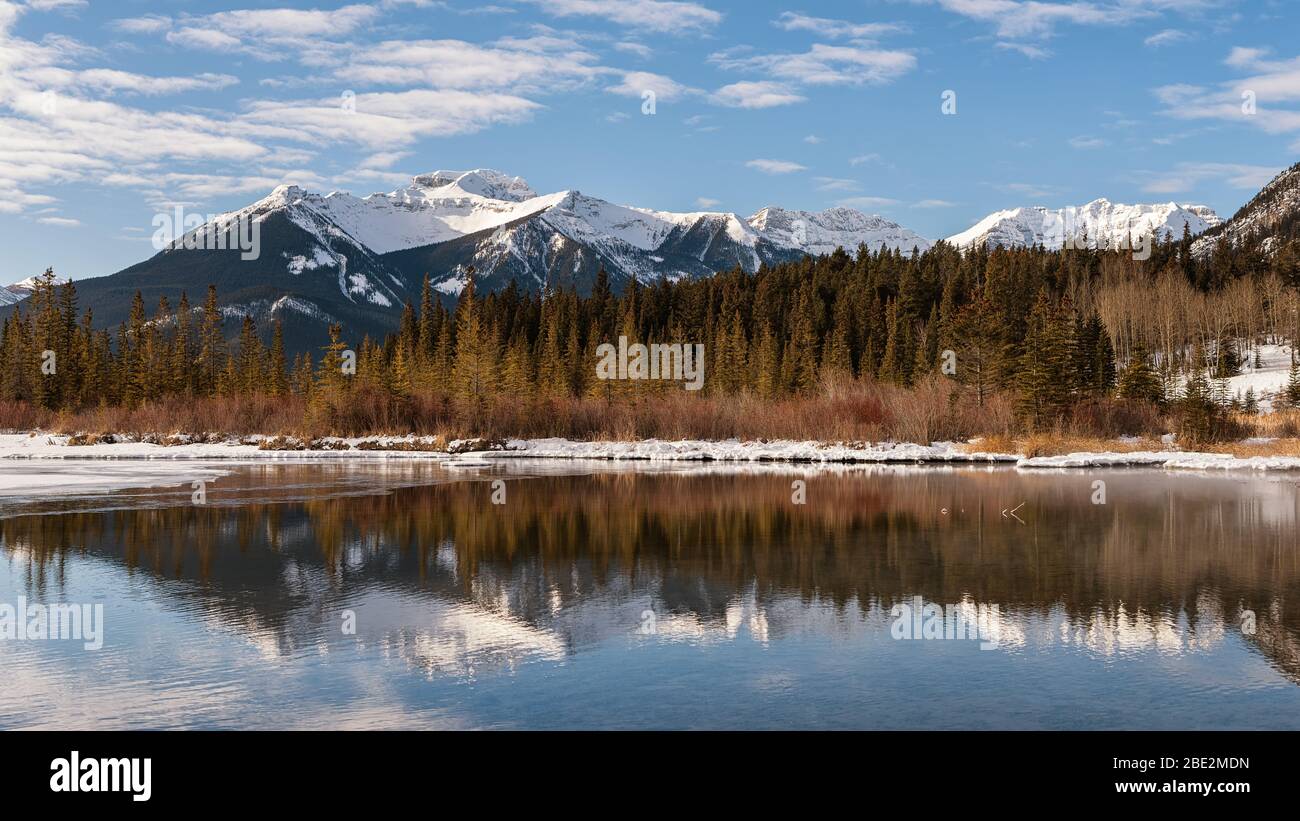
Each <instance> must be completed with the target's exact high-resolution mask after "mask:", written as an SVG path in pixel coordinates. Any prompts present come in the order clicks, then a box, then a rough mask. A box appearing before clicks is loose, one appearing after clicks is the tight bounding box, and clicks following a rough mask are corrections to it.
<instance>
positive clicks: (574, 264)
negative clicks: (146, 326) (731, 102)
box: [169, 169, 930, 307]
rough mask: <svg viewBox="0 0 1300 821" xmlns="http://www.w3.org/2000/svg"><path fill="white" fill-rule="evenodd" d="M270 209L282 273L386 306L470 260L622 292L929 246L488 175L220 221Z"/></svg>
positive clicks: (549, 283)
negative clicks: (278, 234)
mask: <svg viewBox="0 0 1300 821" xmlns="http://www.w3.org/2000/svg"><path fill="white" fill-rule="evenodd" d="M276 214H278V215H282V216H283V217H284V218H285V219H287V220H288V221H289V222H290V223H292V224H293V225H294V226H296V227H297V228H298V229H300V230H301V232H302V233H303V234H304V235H305V239H306V243H305V245H303V246H302V247H299V248H296V249H287V250H284V251H282V252H281V254H282V256H283V265H284V266H285V270H286V271H288V272H289V273H291V274H294V275H301V274H304V273H308V272H313V273H320V272H324V271H325V270H332V271H335V272H336V273H337V276H338V278H339V282H340V290H341V292H342V293H343V294H344V295H345V296H346V297H347V298H348V299H350V300H358V299H360V300H364V301H367V302H370V303H372V304H375V305H380V306H385V307H387V306H388V305H389V304H392V303H393V302H394V300H397V301H399V302H400V298H401V295H400V294H399V293H398V290H399V289H400V288H401V287H402V286H403V285H405V286H406V287H411V286H413V285H415V284H417V283H418V282H420V281H421V280H422V279H423V276H424V274H426V273H427V274H429V276H430V277H431V278H432V279H433V281H434V284H435V286H436V287H437V288H438V290H439V291H441V292H443V293H445V294H449V295H452V294H455V293H458V292H459V289H460V288H461V287H462V285H463V280H464V274H465V271H466V269H467V268H468V267H469V266H470V265H473V266H474V267H475V269H476V271H478V275H479V280H480V281H481V282H482V284H483V285H484V287H487V288H495V287H502V286H504V285H505V284H507V283H508V282H510V281H515V282H517V283H519V284H520V285H521V286H523V287H525V288H528V289H538V288H547V287H567V286H570V285H573V286H576V287H578V288H580V289H581V288H583V287H585V286H587V285H589V284H590V282H592V281H594V277H595V273H596V271H597V270H598V269H599V268H600V267H602V266H603V267H604V268H605V269H606V271H607V272H608V273H609V275H610V279H611V282H612V283H613V284H614V285H615V287H621V286H622V285H623V284H625V283H626V282H628V281H630V280H631V279H633V278H635V279H637V280H638V281H641V282H652V281H654V280H657V279H658V278H659V277H668V278H670V279H679V278H682V277H698V276H707V275H709V274H712V273H715V272H716V271H719V270H722V269H725V268H730V267H733V266H736V265H739V266H740V267H742V268H744V269H746V270H750V271H752V270H754V269H756V268H757V267H758V266H759V265H760V264H762V263H764V262H774V261H779V260H783V259H790V258H795V257H798V256H801V255H803V254H805V253H808V254H826V253H830V252H831V251H833V250H835V248H837V247H843V248H846V249H848V250H849V251H855V250H856V249H857V247H858V245H859V244H862V243H865V244H866V245H867V246H868V247H869V248H871V249H872V250H876V249H879V248H880V247H881V246H882V245H883V246H885V247H888V248H897V249H900V250H902V251H904V252H907V253H911V251H912V249H913V248H914V247H915V248H920V249H922V250H924V249H926V248H928V247H930V243H929V242H928V241H927V240H925V239H924V238H922V237H921V236H919V235H918V234H916V233H915V232H912V231H909V230H907V229H905V228H903V227H901V226H899V225H897V224H896V223H893V222H890V221H889V220H886V219H884V218H882V217H878V216H868V215H866V214H863V213H861V212H858V211H855V210H853V209H850V208H832V209H829V210H827V211H822V212H817V213H810V212H806V211H787V210H785V209H781V208H775V207H769V208H764V209H763V210H761V211H759V212H758V213H757V214H754V215H753V216H751V217H749V218H748V219H742V218H740V217H738V216H737V215H735V214H731V213H722V212H690V213H674V212H669V211H656V210H652V209H648V208H638V207H634V206H626V205H616V204H614V203H610V202H607V201H605V200H602V199H598V198H596V197H591V196H588V195H586V194H583V193H581V192H579V191H560V192H557V193H553V194H543V195H539V194H537V193H536V192H535V191H533V190H532V188H531V187H529V185H528V183H527V182H525V181H524V180H523V179H522V178H520V177H511V176H507V175H505V174H502V173H501V172H498V171H491V170H486V169H477V170H474V171H466V172H450V171H435V172H433V173H431V174H421V175H419V176H417V177H415V178H414V179H412V180H411V183H410V184H409V185H407V186H405V187H402V188H398V189H396V190H394V191H391V192H389V193H386V194H371V195H370V196H367V197H356V196H353V195H352V194H348V193H342V192H335V193H331V194H325V195H322V194H316V193H311V192H309V191H305V190H303V189H301V188H299V187H297V186H280V187H279V188H276V189H275V190H274V191H273V192H271V194H270V196H268V197H266V198H265V199H263V200H260V201H258V202H256V203H254V204H252V205H250V206H248V207H247V208H244V209H241V210H239V211H235V212H232V213H230V214H225V215H222V216H221V217H220V218H218V219H217V220H216V223H217V224H218V225H222V226H225V225H230V224H233V223H234V222H235V221H237V220H239V219H241V218H250V217H251V218H253V219H255V220H257V221H264V220H266V219H267V218H268V217H270V216H272V215H276ZM199 230H203V229H199ZM181 244H182V243H180V242H178V243H175V244H174V247H173V249H169V250H176V249H178V248H179V247H180V246H181ZM361 262H364V263H365V264H364V265H362V264H359V263H361ZM401 280H404V282H402V281H401Z"/></svg>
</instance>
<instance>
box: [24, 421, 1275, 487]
mask: <svg viewBox="0 0 1300 821" xmlns="http://www.w3.org/2000/svg"><path fill="white" fill-rule="evenodd" d="M69 439H70V437H68V436H61V435H52V434H43V433H42V434H0V460H3V459H64V460H150V461H152V460H208V461H217V460H243V461H262V460H268V459H271V460H274V459H280V460H293V461H304V460H313V459H322V460H324V459H331V460H339V459H345V460H398V459H426V460H433V461H436V462H438V463H439V464H442V465H446V466H448V467H482V466H488V465H491V464H492V463H493V462H494V461H496V460H504V459H552V460H602V461H609V462H659V463H667V462H717V463H745V464H757V463H792V464H824V465H832V464H843V465H853V464H913V465H915V464H949V465H957V464H967V465H973V464H984V465H994V464H1002V465H1007V466H1015V467H1017V468H1023V469H1035V468H1102V467H1152V468H1164V469H1184V470H1250V471H1259V470H1300V457H1296V456H1252V457H1236V456H1232V455H1230V454H1224V453H1196V452H1185V451H1178V450H1172V449H1171V450H1162V451H1135V452H1130V453H1118V452H1085V453H1069V454H1065V455H1062V456H1033V457H1026V456H1023V455H1019V454H1014V453H990V452H980V451H975V450H973V449H971V448H970V446H968V445H967V446H963V445H960V444H957V443H953V442H935V443H933V444H930V445H916V444H907V443H894V442H877V443H826V442H816V441H803V442H799V441H790V440H774V441H748V442H742V441H739V440H736V439H729V440H723V441H703V440H680V441H672V442H670V441H663V440H658V439H647V440H644V441H639V442H576V441H572V440H568V439H512V440H509V441H507V442H501V443H497V444H496V445H495V446H494V447H493V449H490V450H475V449H472V447H473V446H475V444H476V443H474V442H468V443H467V442H462V441H452V442H446V441H442V440H436V439H433V438H430V437H417V436H387V437H374V436H371V437H362V438H353V439H348V438H334V437H331V438H324V439H318V440H314V441H313V442H312V443H311V447H306V446H304V445H302V444H301V443H293V447H285V448H280V447H279V446H280V445H281V444H282V443H283V442H284V441H285V440H282V439H279V438H271V437H247V438H245V439H244V440H242V441H234V440H231V441H225V442H187V443H182V444H162V443H159V442H153V441H123V442H112V443H97V444H93V445H79V444H75V442H74V443H70V442H69ZM467 446H468V447H467ZM449 450H450V451H453V452H448V451H449ZM128 470H129V469H128ZM11 472H12V471H6V470H5V469H4V467H3V465H0V485H3V483H4V481H7V479H8V477H7V476H6V474H7V473H11ZM92 473H93V472H92Z"/></svg>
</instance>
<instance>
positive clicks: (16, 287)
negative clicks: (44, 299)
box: [0, 276, 68, 307]
mask: <svg viewBox="0 0 1300 821" xmlns="http://www.w3.org/2000/svg"><path fill="white" fill-rule="evenodd" d="M37 279H38V278H37V277H34V276H33V277H27V279H24V280H21V281H19V282H15V283H14V284H12V285H4V286H0V307H3V306H5V305H15V304H17V303H19V302H22V301H23V300H24V299H26V298H27V297H29V296H31V295H32V291H33V290H34V289H35V288H36V280H37ZM67 281H68V280H67V279H66V278H63V277H57V278H56V279H55V280H54V283H55V285H62V284H63V283H65V282H67Z"/></svg>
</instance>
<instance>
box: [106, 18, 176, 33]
mask: <svg viewBox="0 0 1300 821" xmlns="http://www.w3.org/2000/svg"><path fill="white" fill-rule="evenodd" d="M109 25H110V26H112V28H114V29H116V30H117V31H120V32H123V33H125V34H157V33H158V32H160V31H166V30H167V29H169V28H171V27H172V19H171V18H170V17H164V16H162V15H161V14H146V15H144V16H143V17H129V18H124V19H121V20H114V21H113V22H112V23H110V24H109Z"/></svg>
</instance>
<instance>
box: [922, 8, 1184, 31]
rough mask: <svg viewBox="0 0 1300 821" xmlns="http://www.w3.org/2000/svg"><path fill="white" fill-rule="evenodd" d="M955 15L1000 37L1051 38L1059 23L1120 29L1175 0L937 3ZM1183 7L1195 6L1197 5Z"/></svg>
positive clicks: (1154, 12) (1145, 17)
mask: <svg viewBox="0 0 1300 821" xmlns="http://www.w3.org/2000/svg"><path fill="white" fill-rule="evenodd" d="M935 2H937V4H938V5H939V6H940V7H941V8H943V9H945V10H947V11H950V12H953V13H954V14H959V15H961V16H963V17H966V18H969V19H972V20H979V21H982V22H986V23H992V24H994V25H995V26H996V30H997V34H998V36H999V37H1007V38H1026V37H1046V36H1050V35H1051V34H1052V32H1053V30H1054V29H1055V27H1056V26H1057V25H1058V24H1061V23H1071V24H1074V25H1093V26H1118V25H1124V24H1127V23H1131V22H1134V21H1136V20H1143V19H1149V18H1151V17H1153V16H1155V15H1156V14H1157V8H1159V7H1161V6H1165V7H1170V8H1172V7H1174V5H1175V4H1174V2H1172V0H1164V1H1163V2H1162V0H1115V2H1109V3H1096V2H1060V3H1050V2H1042V0H1023V2H1022V1H1021V0H935ZM1184 5H1195V2H1194V0H1193V2H1191V3H1185V4H1184Z"/></svg>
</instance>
